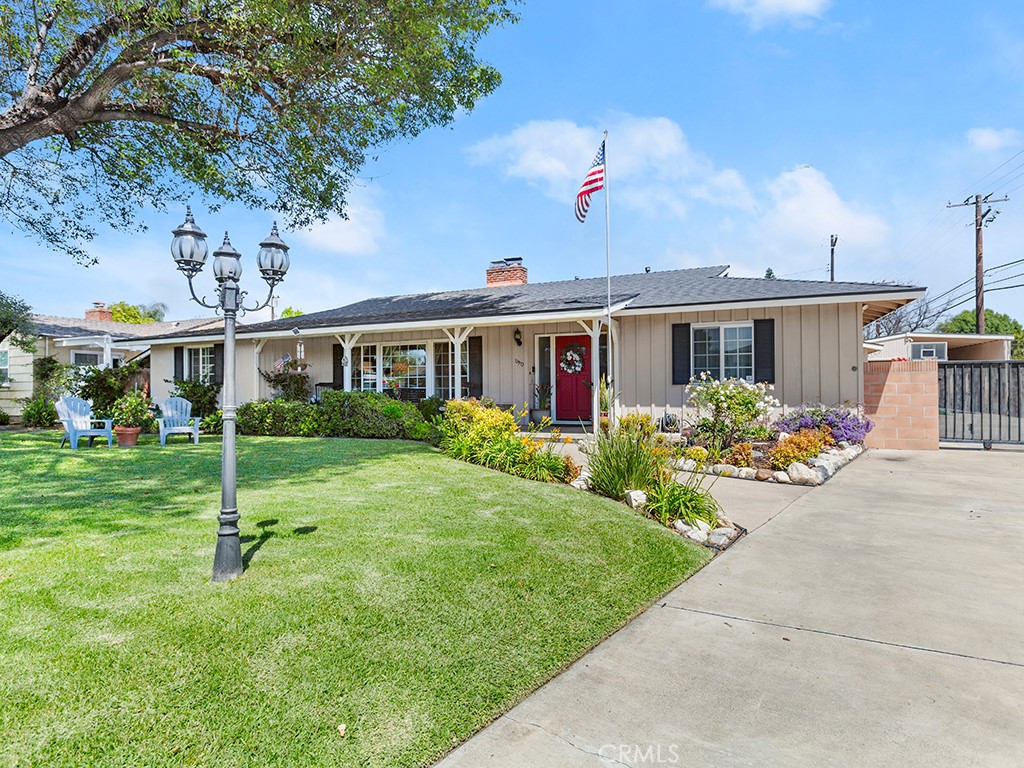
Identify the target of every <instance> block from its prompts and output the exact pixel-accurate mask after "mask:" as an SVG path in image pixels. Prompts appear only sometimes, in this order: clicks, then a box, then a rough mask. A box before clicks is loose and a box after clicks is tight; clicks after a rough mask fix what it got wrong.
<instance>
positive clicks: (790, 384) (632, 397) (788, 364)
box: [616, 303, 863, 416]
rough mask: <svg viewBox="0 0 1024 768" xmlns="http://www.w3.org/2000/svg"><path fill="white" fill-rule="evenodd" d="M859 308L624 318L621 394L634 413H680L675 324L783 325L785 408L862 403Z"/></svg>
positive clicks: (778, 347)
mask: <svg viewBox="0 0 1024 768" xmlns="http://www.w3.org/2000/svg"><path fill="white" fill-rule="evenodd" d="M860 318H861V316H860V307H859V305H858V304H855V303H849V304H820V305H813V304H812V305H807V306H797V307H763V308H752V309H735V310H715V311H705V312H676V313H670V314H664V315H629V316H625V317H622V318H619V320H618V322H619V338H620V353H621V354H620V357H621V370H620V371H619V372H618V374H617V376H616V378H617V379H618V382H617V386H616V389H617V390H618V393H619V403H620V405H621V406H622V407H623V408H625V409H626V410H630V411H640V412H644V413H649V414H651V415H652V416H660V415H661V414H662V413H663V412H664V411H666V410H679V409H680V408H681V407H682V405H683V402H684V399H685V397H686V394H685V391H684V390H685V386H684V385H682V384H673V383H672V326H673V325H674V324H677V323H690V324H691V325H699V324H707V323H742V322H753V321H754V320H765V319H772V320H774V321H775V397H776V398H778V399H779V400H780V401H781V402H782V404H783V405H784V406H787V407H796V406H798V405H800V404H801V403H811V402H814V403H817V402H823V403H851V404H852V403H860V402H861V401H862V400H863V384H862V377H861V375H860V369H861V367H862V364H863V346H862V343H861V319H860Z"/></svg>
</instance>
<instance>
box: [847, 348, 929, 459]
mask: <svg viewBox="0 0 1024 768" xmlns="http://www.w3.org/2000/svg"><path fill="white" fill-rule="evenodd" d="M864 415H865V416H867V417H868V418H869V419H871V421H873V422H874V423H875V428H874V429H872V430H871V431H870V432H869V433H868V437H867V440H866V441H865V442H866V445H867V446H868V447H869V448H896V449H900V450H906V451H937V450H938V449H939V364H938V363H937V362H936V361H935V360H869V361H867V362H866V363H864Z"/></svg>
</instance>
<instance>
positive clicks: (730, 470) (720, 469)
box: [711, 464, 739, 477]
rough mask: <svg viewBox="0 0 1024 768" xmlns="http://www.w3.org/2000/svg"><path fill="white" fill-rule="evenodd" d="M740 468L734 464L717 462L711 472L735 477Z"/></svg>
mask: <svg viewBox="0 0 1024 768" xmlns="http://www.w3.org/2000/svg"><path fill="white" fill-rule="evenodd" d="M738 471H739V470H738V469H737V468H736V467H734V466H733V465H732V464H715V466H713V467H712V468H711V472H712V473H713V474H716V475H720V476H722V477H735V476H736V473H737V472H738Z"/></svg>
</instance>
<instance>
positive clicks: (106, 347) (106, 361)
mask: <svg viewBox="0 0 1024 768" xmlns="http://www.w3.org/2000/svg"><path fill="white" fill-rule="evenodd" d="M113 365H114V358H113V356H112V355H111V354H110V336H109V335H107V336H104V337H103V367H104V368H111V367H113Z"/></svg>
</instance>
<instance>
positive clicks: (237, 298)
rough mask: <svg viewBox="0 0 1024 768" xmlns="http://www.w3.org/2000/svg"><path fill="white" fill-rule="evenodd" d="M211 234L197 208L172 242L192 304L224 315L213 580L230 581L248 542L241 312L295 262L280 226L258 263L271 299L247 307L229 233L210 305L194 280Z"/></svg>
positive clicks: (217, 256)
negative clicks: (240, 501)
mask: <svg viewBox="0 0 1024 768" xmlns="http://www.w3.org/2000/svg"><path fill="white" fill-rule="evenodd" d="M208 250H209V248H208V246H207V244H206V234H205V233H204V232H203V230H201V229H200V228H199V227H198V226H197V225H196V222H195V219H193V218H192V209H191V208H186V213H185V222H184V223H183V224H182V225H181V226H179V227H178V228H177V229H175V230H174V240H172V241H171V256H173V257H174V261H175V263H177V265H178V270H179V271H181V272H182V273H184V275H185V277H187V278H188V289H189V292H190V293H191V294H192V300H193V301H194V302H196V303H197V304H199V305H200V306H203V307H206V308H207V309H214V310H217V311H218V312H223V313H224V393H223V394H224V397H223V411H224V439H223V443H222V445H221V461H220V486H221V489H220V515H219V516H218V517H217V521H218V522H219V523H220V528H219V529H218V531H217V552H216V554H215V555H214V559H213V580H214V581H230V580H231V579H235V578H237V577H239V576H241V575H242V542H241V540H240V539H239V537H238V519H239V517H240V515H239V514H238V506H237V503H236V498H235V496H236V494H235V490H236V480H237V474H236V459H235V406H236V403H235V318H236V317H237V316H238V314H239V313H241V314H245V313H246V312H255V311H257V310H260V309H263V308H264V307H266V306H267V305H268V304H270V300H271V299H272V298H273V296H274V286H276V285H277V284H278V283H280V282H281V281H282V280H284V276H285V274H286V273H287V272H288V265H289V263H290V260H289V258H288V246H287V245H285V244H284V242H283V241H282V240H281V238H280V237H279V236H278V234H277V224H276V223H275V224H274V227H273V229H272V230H271V231H270V234H269V235H268V236H267V238H266V239H265V240H264V241H263V242H262V243H260V251H259V254H257V256H256V264H257V266H258V267H259V269H260V273H261V274H262V275H263V279H264V280H265V281H266V283H267V285H269V286H270V291H269V292H268V293H267V298H266V299H265V300H264V301H263V302H262V303H261V304H257V305H256V306H253V307H247V306H245V305H244V303H243V302H244V299H245V297H246V292H245V291H242V290H239V287H238V279H239V278H240V277H241V276H242V254H240V253H239V252H238V251H236V250H235V249H234V248H233V247H231V241H230V240H229V239H228V233H227V232H225V233H224V244H223V245H221V247H220V248H218V249H217V250H216V251H214V252H213V276H214V277H215V278H216V279H217V302H216V303H214V304H211V303H208V302H207V301H206V297H205V296H204V297H203V298H202V299H200V298H199V297H198V296H197V295H196V291H195V288H194V287H193V285H192V278H194V277H195V276H196V275H198V274H199V273H200V272H201V271H202V269H203V265H204V264H206V254H207V252H208Z"/></svg>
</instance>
